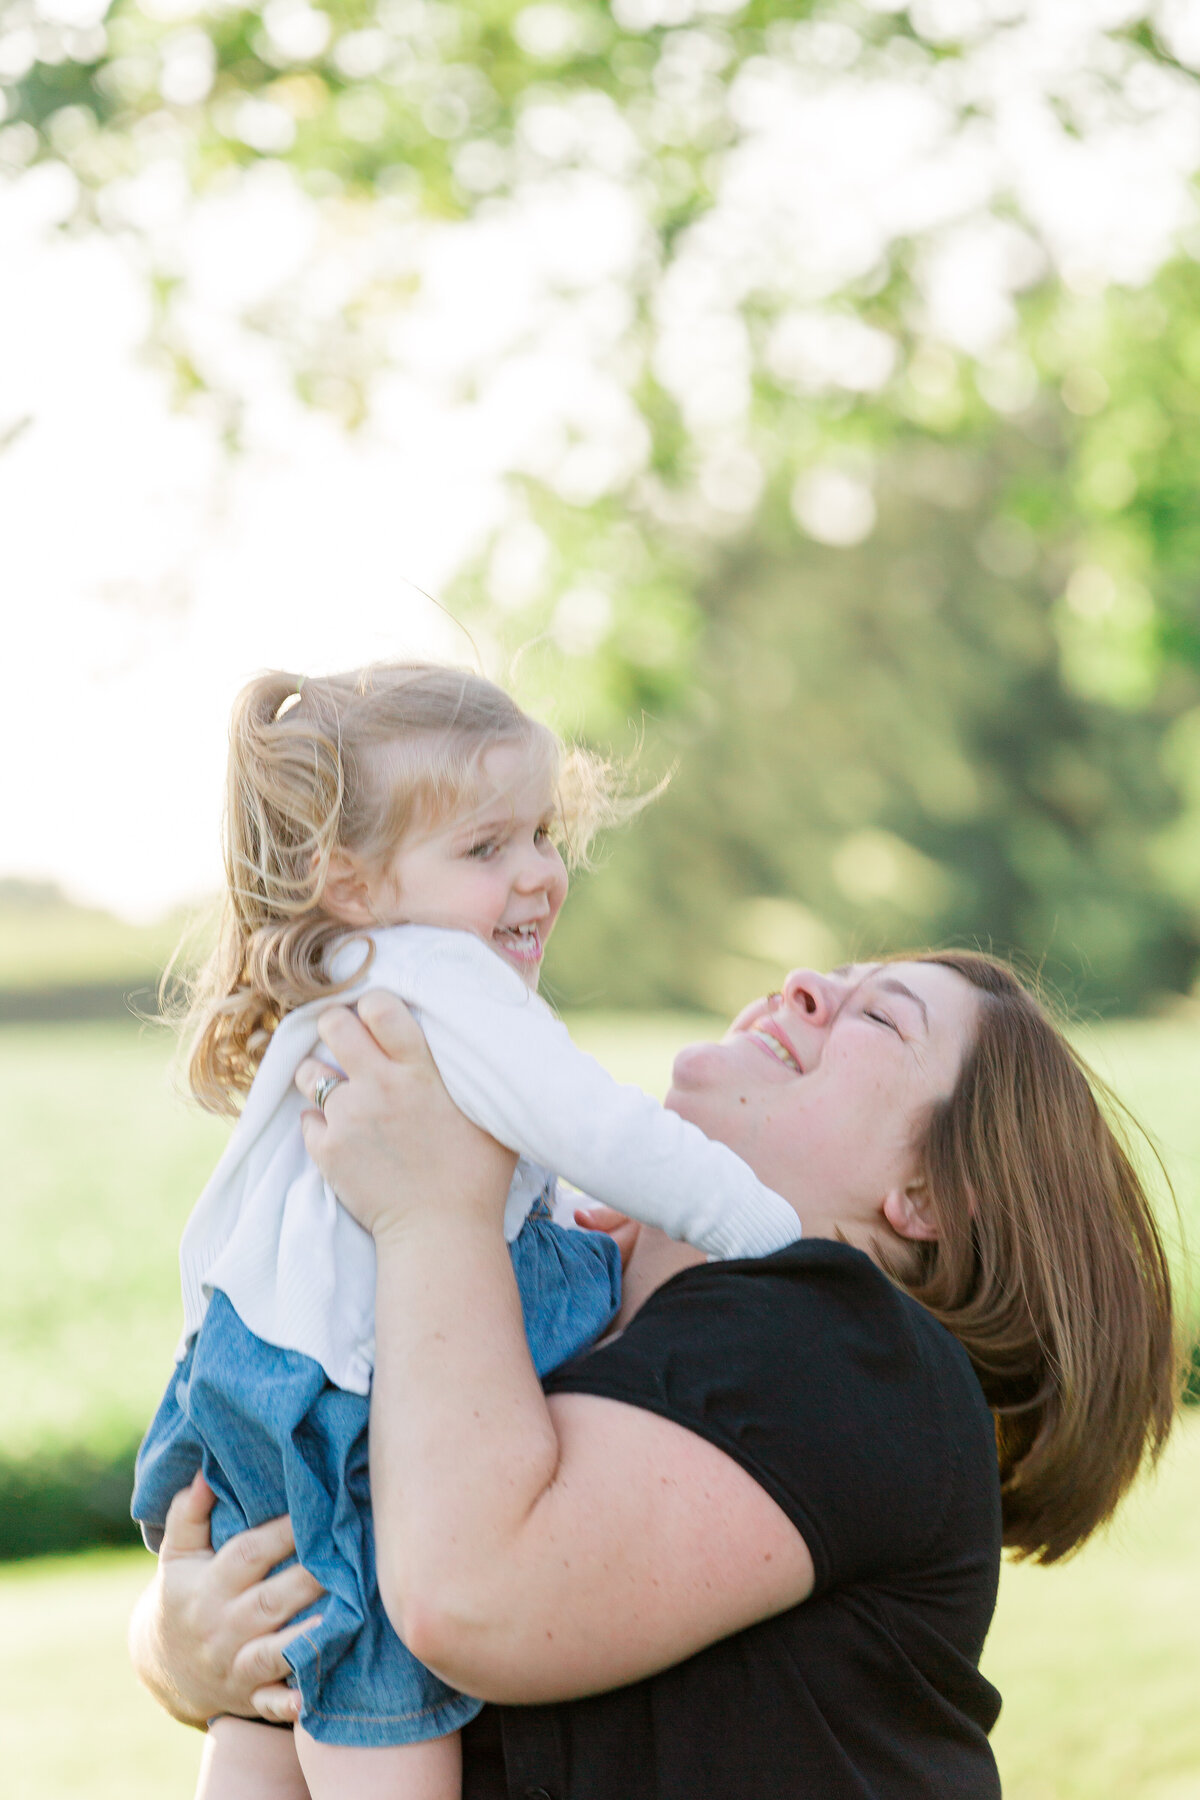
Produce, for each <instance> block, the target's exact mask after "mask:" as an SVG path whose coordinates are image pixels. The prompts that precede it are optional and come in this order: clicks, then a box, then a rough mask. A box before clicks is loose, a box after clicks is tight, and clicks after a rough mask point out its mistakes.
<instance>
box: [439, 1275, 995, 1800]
mask: <svg viewBox="0 0 1200 1800" xmlns="http://www.w3.org/2000/svg"><path fill="white" fill-rule="evenodd" d="M546 1389H547V1392H549V1393H565V1392H571V1393H587V1394H600V1395H604V1396H606V1397H607V1398H609V1399H613V1400H621V1401H625V1402H628V1403H629V1404H631V1405H634V1406H642V1407H645V1408H647V1410H649V1411H650V1412H655V1413H659V1414H661V1415H662V1417H664V1418H667V1419H674V1420H676V1421H677V1422H678V1423H679V1424H681V1425H685V1426H686V1427H687V1428H688V1429H689V1430H691V1431H695V1432H697V1433H698V1434H699V1435H700V1436H701V1437H704V1438H707V1439H709V1440H710V1441H711V1442H712V1443H714V1444H716V1445H718V1446H719V1448H720V1449H722V1450H724V1451H725V1452H726V1453H727V1454H728V1455H729V1456H732V1457H733V1458H734V1460H735V1461H736V1462H738V1463H740V1464H741V1465H742V1467H743V1468H745V1469H746V1470H748V1471H749V1473H750V1474H751V1475H752V1476H753V1477H754V1479H755V1480H756V1481H757V1482H759V1484H760V1485H761V1486H762V1487H763V1488H765V1489H766V1491H767V1493H768V1494H770V1495H771V1497H772V1499H774V1500H775V1501H776V1502H777V1504H778V1505H779V1506H780V1507H782V1509H783V1511H784V1512H785V1513H786V1514H787V1516H788V1517H789V1518H790V1519H791V1520H792V1521H793V1522H794V1524H795V1525H796V1527H797V1529H798V1530H799V1532H800V1534H801V1536H802V1537H803V1538H804V1541H805V1543H806V1544H807V1545H808V1548H809V1551H810V1553H811V1555H812V1559H813V1564H814V1567H815V1570H816V1584H815V1587H814V1590H813V1593H812V1596H811V1598H810V1599H808V1600H806V1601H805V1602H804V1603H803V1604H802V1605H800V1606H797V1607H793V1608H792V1609H791V1610H790V1611H789V1612H785V1613H781V1614H779V1615H778V1616H777V1617H775V1618H772V1619H766V1620H763V1621H762V1622H761V1623H760V1624H757V1625H754V1626H752V1627H750V1629H749V1630H746V1631H740V1632H737V1633H736V1634H735V1635H734V1636H732V1637H728V1638H724V1639H722V1640H721V1641H720V1642H719V1643H716V1644H712V1645H710V1646H709V1647H708V1648H707V1649H705V1650H703V1651H701V1652H700V1653H699V1654H698V1655H696V1656H692V1657H689V1658H688V1660H687V1661H686V1662H683V1663H679V1664H677V1665H676V1666H675V1667H674V1668H670V1669H665V1670H663V1672H662V1673H661V1674H658V1675H652V1676H650V1677H649V1678H647V1679H646V1680H644V1681H638V1682H634V1683H632V1684H631V1685H629V1686H627V1687H622V1688H616V1689H613V1690H611V1691H610V1692H608V1693H604V1694H597V1695H593V1696H591V1697H589V1698H587V1699H583V1700H574V1701H567V1702H564V1703H562V1704H560V1705H556V1706H537V1707H532V1706H531V1707H488V1708H487V1709H486V1710H485V1711H484V1713H483V1714H482V1715H481V1717H480V1718H479V1719H478V1720H477V1721H476V1722H475V1723H474V1724H473V1725H471V1726H469V1727H468V1728H467V1731H466V1734H465V1737H464V1751H465V1757H464V1764H465V1766H464V1785H463V1796H464V1800H526V1797H529V1796H533V1797H536V1800H542V1797H543V1796H548V1797H549V1800H758V1797H760V1796H761V1800H781V1797H786V1800H851V1797H853V1800H998V1796H999V1793H1000V1784H999V1779H998V1776H997V1773H996V1767H995V1763H994V1761H993V1758H992V1754H991V1751H990V1749H989V1747H988V1742H987V1733H988V1732H989V1731H990V1729H991V1727H992V1725H993V1724H994V1723H995V1720H996V1716H997V1713H998V1712H999V1707H1000V1701H999V1696H998V1694H997V1693H996V1691H995V1689H994V1688H992V1687H991V1686H990V1684H989V1683H988V1682H986V1681H985V1680H984V1679H983V1677H982V1676H981V1675H980V1673H979V1667H978V1664H979V1655H980V1651H981V1650H982V1648H983V1640H984V1636H985V1634H986V1632H987V1628H988V1625H989V1622H990V1620H991V1616H992V1609H993V1607H994V1605H995V1599H996V1583H997V1578H998V1573H999V1561H1000V1495H999V1479H998V1475H997V1466H996V1440H995V1432H994V1428H993V1424H992V1419H991V1415H990V1414H989V1412H988V1409H987V1406H986V1404H985V1402H984V1398H983V1394H982V1392H981V1390H980V1387H979V1384H978V1382H977V1380H976V1378H975V1375H974V1372H973V1370H972V1368H971V1365H970V1363H969V1361H968V1359H967V1356H966V1353H965V1351H964V1350H963V1349H962V1347H961V1345H960V1344H959V1343H958V1342H957V1341H956V1340H955V1339H954V1338H953V1337H952V1336H951V1335H950V1333H949V1332H947V1331H945V1330H944V1329H943V1328H942V1327H941V1326H940V1325H938V1324H937V1323H936V1321H935V1320H934V1319H933V1318H931V1316H930V1315H929V1314H928V1313H927V1312H925V1310H924V1309H923V1308H922V1307H920V1306H919V1305H917V1303H916V1302H915V1301H913V1300H910V1299H909V1297H908V1296H907V1295H906V1294H904V1293H902V1292H900V1291H899V1290H898V1289H897V1288H896V1287H894V1286H893V1285H892V1283H891V1282H889V1281H888V1280H887V1279H886V1277H885V1276H884V1275H882V1274H881V1273H880V1271H879V1270H878V1269H877V1268H876V1267H875V1265H874V1264H873V1263H872V1262H871V1260H870V1259H869V1258H868V1257H866V1256H864V1255H863V1254H862V1253H861V1252H860V1251H857V1250H851V1249H849V1248H848V1247H846V1246H844V1245H841V1244H834V1243H829V1242H825V1241H813V1242H811V1243H799V1244H795V1245H793V1246H791V1247H790V1248H789V1249H787V1250H781V1251H779V1252H778V1253H777V1254H776V1255H774V1256H769V1257H764V1258H761V1259H756V1260H754V1261H747V1262H726V1263H715V1264H708V1265H706V1266H704V1267H701V1268H695V1269H687V1270H685V1271H684V1272H683V1273H682V1274H680V1275H676V1276H675V1277H674V1278H673V1279H672V1280H671V1281H669V1282H667V1283H666V1284H665V1286H663V1287H662V1288H660V1289H659V1290H658V1292H657V1293H656V1294H654V1295H653V1296H652V1297H651V1299H650V1300H649V1301H648V1302H647V1304H646V1305H645V1306H644V1307H643V1308H642V1310H641V1312H640V1313H639V1314H638V1315H637V1317H636V1318H635V1319H634V1320H633V1322H632V1323H631V1324H630V1326H629V1328H628V1330H627V1331H626V1332H625V1333H624V1335H623V1336H622V1337H620V1338H618V1339H616V1340H615V1341H614V1342H613V1343H611V1344H606V1345H604V1346H602V1347H601V1348H600V1349H597V1350H594V1351H592V1352H590V1353H589V1354H587V1355H585V1356H582V1357H577V1358H576V1359H575V1360H574V1361H573V1362H571V1363H568V1364H567V1365H566V1366H565V1367H564V1368H562V1369H559V1370H556V1371H555V1373H554V1374H553V1375H551V1376H550V1377H549V1378H548V1379H547V1381H546Z"/></svg>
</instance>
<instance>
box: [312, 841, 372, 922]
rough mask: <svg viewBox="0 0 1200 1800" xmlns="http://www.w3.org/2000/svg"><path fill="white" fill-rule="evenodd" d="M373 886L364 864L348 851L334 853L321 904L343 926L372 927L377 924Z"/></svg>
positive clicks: (330, 861) (330, 859)
mask: <svg viewBox="0 0 1200 1800" xmlns="http://www.w3.org/2000/svg"><path fill="white" fill-rule="evenodd" d="M373 902H374V895H373V893H372V890H371V883H370V882H369V880H368V879H367V876H366V874H365V873H364V871H363V869H362V867H361V865H360V864H359V863H358V861H357V860H356V859H355V858H354V857H353V856H351V855H350V853H349V852H348V851H346V850H335V851H334V852H333V855H332V856H331V857H330V858H329V875H328V877H327V878H326V882H325V889H324V892H323V893H322V895H321V905H322V906H323V907H324V908H325V911H326V912H327V913H331V914H332V916H333V917H334V918H335V919H338V920H340V921H341V923H342V924H343V925H354V926H358V927H369V926H371V925H377V924H378V923H379V920H378V919H377V918H376V916H375V907H374V904H373Z"/></svg>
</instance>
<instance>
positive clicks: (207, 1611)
mask: <svg viewBox="0 0 1200 1800" xmlns="http://www.w3.org/2000/svg"><path fill="white" fill-rule="evenodd" d="M212 1505H213V1495H212V1490H211V1489H210V1488H208V1487H207V1486H206V1485H205V1483H204V1482H203V1480H202V1479H201V1478H200V1477H197V1478H196V1480H195V1481H193V1483H192V1485H191V1487H188V1488H184V1489H183V1491H182V1492H181V1493H178V1494H176V1496H175V1498H174V1500H173V1501H172V1502H171V1507H170V1510H169V1511H168V1513H167V1519H166V1532H165V1535H164V1537H163V1543H162V1548H161V1550H160V1552H159V1560H158V1569H157V1572H156V1574H155V1577H154V1580H153V1581H152V1582H151V1583H150V1585H149V1587H148V1588H147V1589H146V1591H145V1593H144V1594H143V1595H142V1597H141V1599H140V1600H139V1601H138V1603H137V1606H136V1607H135V1609H134V1613H133V1617H132V1619H131V1620H130V1624H129V1652H130V1656H131V1658H132V1661H133V1667H134V1671H135V1673H136V1674H137V1676H138V1678H139V1680H140V1681H141V1682H142V1683H143V1684H144V1685H145V1686H146V1687H147V1688H149V1690H150V1692H151V1694H153V1696H154V1698H155V1699H156V1700H157V1701H158V1703H159V1705H160V1706H162V1707H165V1708H166V1710H167V1712H169V1713H170V1714H171V1715H172V1717H173V1718H176V1719H178V1720H179V1721H180V1722H181V1723H182V1724H184V1725H198V1726H203V1725H204V1724H205V1722H206V1721H207V1720H208V1719H211V1718H213V1717H214V1716H215V1715H216V1714H218V1713H238V1714H243V1715H245V1716H247V1717H253V1716H254V1715H255V1714H257V1715H258V1716H260V1717H262V1718H265V1719H275V1720H278V1721H280V1722H285V1723H291V1722H292V1721H293V1720H294V1719H295V1717H296V1714H297V1710H298V1695H297V1694H296V1692H295V1690H294V1689H292V1688H289V1687H286V1686H285V1685H284V1682H285V1680H286V1677H287V1675H288V1673H289V1670H288V1666H287V1663H286V1662H285V1661H284V1657H283V1650H284V1646H285V1644H287V1642H288V1641H289V1639H290V1638H292V1637H294V1636H295V1635H296V1632H297V1631H301V1630H304V1629H305V1628H306V1627H307V1624H308V1623H309V1621H307V1620H306V1621H305V1622H304V1625H300V1626H295V1627H293V1628H291V1629H287V1628H286V1627H287V1621H288V1620H289V1619H290V1618H291V1617H292V1616H293V1615H294V1614H295V1613H297V1612H300V1611H302V1610H303V1609H304V1608H306V1607H308V1606H311V1605H312V1604H313V1602H314V1601H316V1600H319V1599H320V1597H321V1594H322V1592H323V1589H322V1588H321V1586H320V1585H319V1583H318V1582H316V1581H314V1580H313V1578H312V1576H311V1575H309V1574H308V1573H307V1571H306V1570H304V1569H302V1568H300V1566H299V1565H298V1564H296V1563H293V1564H291V1566H290V1567H288V1568H286V1569H280V1570H278V1572H277V1573H276V1574H272V1573H271V1570H272V1569H275V1568H276V1566H277V1564H279V1563H280V1562H282V1561H283V1560H284V1558H285V1557H288V1556H290V1555H291V1554H292V1552H293V1551H294V1549H295V1543H294V1541H293V1538H292V1528H291V1525H290V1524H289V1522H288V1520H287V1519H272V1520H271V1521H270V1522H269V1523H268V1524H266V1525H260V1526H258V1527H257V1528H256V1529H255V1530H253V1531H244V1532H242V1533H241V1534H240V1535H239V1536H237V1537H235V1538H231V1539H230V1541H229V1543H227V1544H226V1545H224V1547H223V1548H222V1549H221V1550H219V1551H218V1552H216V1554H215V1555H214V1553H213V1549H212V1543H211V1539H210V1536H209V1515H210V1513H211V1512H212Z"/></svg>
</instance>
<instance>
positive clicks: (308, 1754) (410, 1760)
mask: <svg viewBox="0 0 1200 1800" xmlns="http://www.w3.org/2000/svg"><path fill="white" fill-rule="evenodd" d="M296 1751H297V1754H298V1756H299V1758H300V1766H301V1768H302V1769H303V1770H304V1776H305V1779H306V1781H307V1782H308V1791H309V1793H310V1794H311V1795H312V1800H345V1796H346V1795H347V1794H353V1795H354V1800H461V1795H462V1746H461V1744H460V1742H459V1736H458V1733H457V1731H455V1732H451V1734H450V1736H449V1737H440V1738H429V1739H427V1740H426V1742H425V1743H422V1744H386V1745H383V1746H381V1747H380V1748H379V1749H367V1748H365V1747H362V1746H359V1745H356V1744H355V1745H352V1744H319V1743H318V1742H317V1740H316V1738H313V1737H310V1736H309V1735H308V1733H307V1731H305V1730H304V1728H303V1726H300V1725H297V1727H296Z"/></svg>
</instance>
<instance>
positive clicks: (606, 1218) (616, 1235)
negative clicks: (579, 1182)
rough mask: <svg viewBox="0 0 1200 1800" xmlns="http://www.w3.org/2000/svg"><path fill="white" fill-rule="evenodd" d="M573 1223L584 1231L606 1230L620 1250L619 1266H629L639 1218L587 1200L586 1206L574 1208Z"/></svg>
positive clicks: (638, 1227) (636, 1239) (624, 1267)
mask: <svg viewBox="0 0 1200 1800" xmlns="http://www.w3.org/2000/svg"><path fill="white" fill-rule="evenodd" d="M575 1223H576V1224H577V1225H582V1226H583V1229H584V1230H585V1231H603V1232H606V1233H607V1234H608V1236H609V1237H610V1238H611V1239H612V1241H613V1243H614V1244H615V1245H616V1246H617V1249H618V1250H619V1251H620V1252H621V1268H622V1269H627V1268H628V1267H629V1258H630V1257H631V1256H632V1255H633V1249H634V1245H635V1244H636V1243H637V1241H638V1234H639V1233H640V1231H641V1229H642V1226H641V1221H640V1220H639V1219H631V1218H629V1217H628V1216H627V1214H625V1213H623V1212H618V1211H617V1209H616V1207H615V1206H597V1205H596V1204H595V1203H594V1202H592V1201H589V1202H588V1204H587V1205H586V1206H577V1207H576V1208H575Z"/></svg>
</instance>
